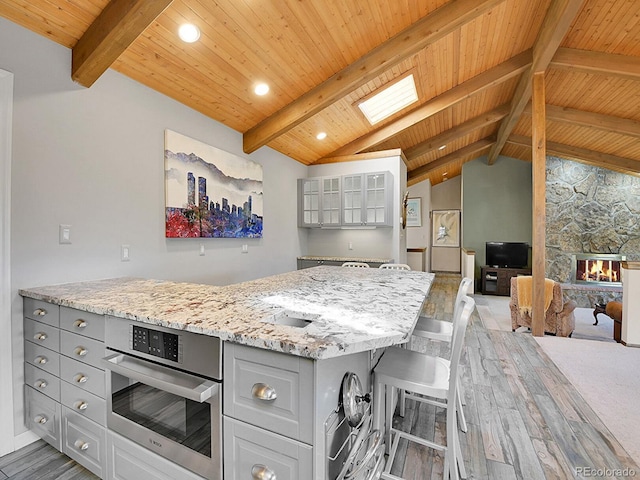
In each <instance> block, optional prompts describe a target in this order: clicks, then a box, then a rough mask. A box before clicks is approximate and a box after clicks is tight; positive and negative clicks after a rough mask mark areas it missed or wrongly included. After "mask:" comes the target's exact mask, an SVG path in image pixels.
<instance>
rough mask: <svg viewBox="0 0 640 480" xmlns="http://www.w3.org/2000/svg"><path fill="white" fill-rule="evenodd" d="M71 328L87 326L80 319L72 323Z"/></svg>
mask: <svg viewBox="0 0 640 480" xmlns="http://www.w3.org/2000/svg"><path fill="white" fill-rule="evenodd" d="M73 326H74V327H76V328H85V327H86V326H87V322H85V321H84V320H82V319H79V320H76V321H75V322H73Z"/></svg>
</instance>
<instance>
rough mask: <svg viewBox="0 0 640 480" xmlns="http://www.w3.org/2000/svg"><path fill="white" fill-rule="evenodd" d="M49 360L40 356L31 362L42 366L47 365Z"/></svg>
mask: <svg viewBox="0 0 640 480" xmlns="http://www.w3.org/2000/svg"><path fill="white" fill-rule="evenodd" d="M48 361H49V360H48V359H47V357H44V356H42V355H40V356H39V357H36V358H35V359H34V360H33V363H39V364H40V365H44V364H45V363H47V362H48Z"/></svg>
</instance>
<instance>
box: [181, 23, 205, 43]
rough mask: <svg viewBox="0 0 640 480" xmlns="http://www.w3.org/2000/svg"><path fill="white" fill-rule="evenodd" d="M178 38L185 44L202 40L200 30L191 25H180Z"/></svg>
mask: <svg viewBox="0 0 640 480" xmlns="http://www.w3.org/2000/svg"><path fill="white" fill-rule="evenodd" d="M178 36H179V37H180V39H181V40H182V41H183V42H187V43H193V42H195V41H197V40H198V39H199V38H200V29H199V28H198V27H196V26H195V25H193V24H191V23H185V24H182V25H180V28H179V29H178Z"/></svg>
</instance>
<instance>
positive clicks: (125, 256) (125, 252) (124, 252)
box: [120, 245, 131, 262]
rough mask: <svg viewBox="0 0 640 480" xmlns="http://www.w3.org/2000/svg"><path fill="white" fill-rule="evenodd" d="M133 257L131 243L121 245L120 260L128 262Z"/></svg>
mask: <svg viewBox="0 0 640 480" xmlns="http://www.w3.org/2000/svg"><path fill="white" fill-rule="evenodd" d="M130 257H131V250H130V248H129V245H121V246H120V261H122V262H128V261H129V260H130Z"/></svg>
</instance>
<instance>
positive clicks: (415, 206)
mask: <svg viewBox="0 0 640 480" xmlns="http://www.w3.org/2000/svg"><path fill="white" fill-rule="evenodd" d="M421 226H422V199H421V198H408V199H407V227H421Z"/></svg>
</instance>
